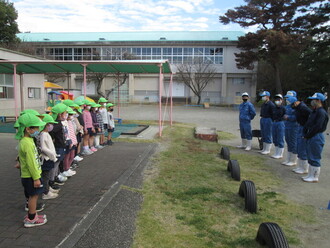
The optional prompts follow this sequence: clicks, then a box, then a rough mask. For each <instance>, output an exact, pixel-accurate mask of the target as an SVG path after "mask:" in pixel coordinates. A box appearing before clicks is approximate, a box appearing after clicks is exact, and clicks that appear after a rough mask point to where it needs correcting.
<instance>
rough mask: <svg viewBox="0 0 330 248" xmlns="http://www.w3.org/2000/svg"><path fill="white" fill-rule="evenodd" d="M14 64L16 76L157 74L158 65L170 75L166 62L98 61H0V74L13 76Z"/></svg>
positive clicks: (168, 65)
mask: <svg viewBox="0 0 330 248" xmlns="http://www.w3.org/2000/svg"><path fill="white" fill-rule="evenodd" d="M14 64H16V73H18V74H21V73H22V74H24V73H26V74H39V73H41V74H45V73H83V72H84V66H83V65H84V64H86V72H92V73H93V72H94V73H159V72H160V68H159V65H161V66H162V72H163V73H172V71H171V66H170V64H169V63H168V61H167V60H114V61H111V60H102V61H101V60H100V61H56V60H39V61H36V60H31V61H22V60H21V61H19V60H18V61H13V60H10V61H9V60H0V73H5V74H14Z"/></svg>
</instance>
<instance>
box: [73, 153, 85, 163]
mask: <svg viewBox="0 0 330 248" xmlns="http://www.w3.org/2000/svg"><path fill="white" fill-rule="evenodd" d="M73 160H74V161H77V162H80V161H82V160H83V158H82V157H79V156H78V155H77V156H75V157H74V159H73Z"/></svg>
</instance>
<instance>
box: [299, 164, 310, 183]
mask: <svg viewBox="0 0 330 248" xmlns="http://www.w3.org/2000/svg"><path fill="white" fill-rule="evenodd" d="M311 167H312V166H310V165H308V174H307V175H306V176H303V177H301V179H303V180H304V179H306V178H309V177H311V175H312V170H311Z"/></svg>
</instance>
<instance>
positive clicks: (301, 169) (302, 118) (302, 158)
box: [292, 101, 312, 178]
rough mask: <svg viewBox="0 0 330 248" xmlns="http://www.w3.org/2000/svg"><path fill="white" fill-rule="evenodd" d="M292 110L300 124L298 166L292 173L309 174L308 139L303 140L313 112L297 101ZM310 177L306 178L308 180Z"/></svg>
mask: <svg viewBox="0 0 330 248" xmlns="http://www.w3.org/2000/svg"><path fill="white" fill-rule="evenodd" d="M292 108H293V109H294V110H295V115H296V120H297V123H298V133H297V153H298V162H297V163H298V166H297V167H296V168H294V169H293V170H292V171H293V172H295V173H297V174H306V173H308V160H307V148H306V139H304V138H303V130H304V125H305V124H306V122H307V120H308V117H309V115H310V113H312V110H311V109H310V108H309V107H308V106H307V105H306V104H305V103H304V102H301V101H295V102H294V103H293V104H292ZM307 177H308V176H306V178H307Z"/></svg>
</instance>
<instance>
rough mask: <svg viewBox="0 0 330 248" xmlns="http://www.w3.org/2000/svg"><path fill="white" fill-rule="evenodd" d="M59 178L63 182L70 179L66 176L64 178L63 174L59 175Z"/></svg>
mask: <svg viewBox="0 0 330 248" xmlns="http://www.w3.org/2000/svg"><path fill="white" fill-rule="evenodd" d="M57 178H58V180H60V181H61V182H65V181H66V180H68V178H67V177H66V176H64V175H63V173H60V174H58V176H57Z"/></svg>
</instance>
